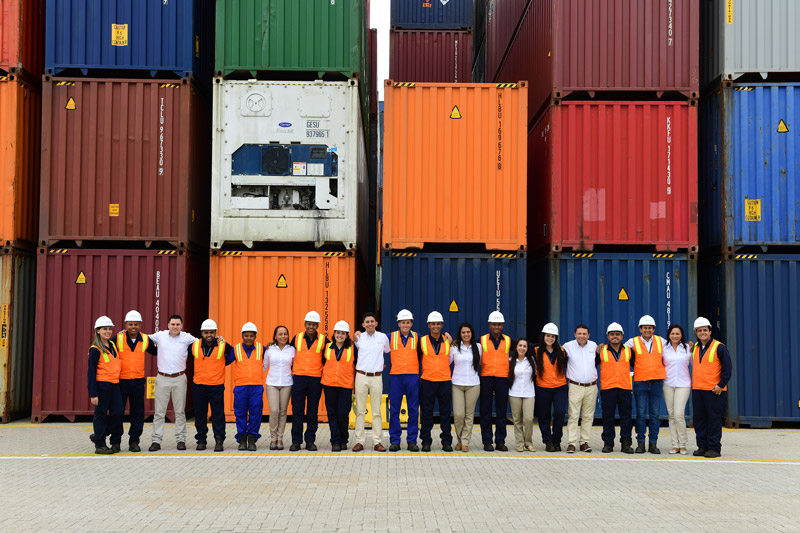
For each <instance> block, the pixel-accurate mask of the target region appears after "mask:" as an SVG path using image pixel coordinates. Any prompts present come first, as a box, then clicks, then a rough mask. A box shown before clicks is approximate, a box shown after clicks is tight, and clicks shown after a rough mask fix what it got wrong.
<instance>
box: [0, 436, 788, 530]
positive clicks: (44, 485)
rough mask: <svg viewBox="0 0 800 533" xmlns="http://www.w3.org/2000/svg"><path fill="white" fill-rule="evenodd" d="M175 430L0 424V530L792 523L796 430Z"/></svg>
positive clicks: (749, 526)
mask: <svg viewBox="0 0 800 533" xmlns="http://www.w3.org/2000/svg"><path fill="white" fill-rule="evenodd" d="M190 422H191V421H190ZM151 428H152V426H151V425H150V424H147V425H146V426H145V434H144V435H143V439H142V442H143V443H149V440H150V439H149V432H150V430H151ZM263 429H264V428H263V426H262V430H263ZM126 430H127V424H126ZM172 430H173V428H172V427H168V428H167V429H166V430H165V435H166V436H167V438H165V442H164V448H163V449H162V452H161V453H158V454H152V453H148V452H146V451H145V452H142V453H138V454H133V453H129V452H127V451H125V452H123V453H122V454H120V455H117V456H112V457H100V456H94V455H90V453H89V452H91V451H92V449H91V443H90V442H89V439H88V436H89V433H91V424H89V423H75V424H64V423H50V424H41V425H39V424H30V423H29V421H19V422H14V423H12V424H9V425H4V426H0V478H1V479H2V480H3V489H4V490H3V491H2V494H1V495H0V507H1V508H3V509H5V510H6V512H4V513H3V517H2V519H0V529H2V530H4V531H25V530H31V531H41V530H61V531H70V530H81V531H99V530H103V531H118V530H143V529H149V530H155V529H158V530H186V529H198V530H227V531H251V530H255V531H267V530H271V531H282V530H290V531H310V530H312V529H313V530H314V531H343V530H370V531H384V530H388V531H403V530H414V531H451V530H458V531H479V530H480V531H487V530H489V529H491V530H493V531H522V530H531V529H538V530H547V531H561V530H565V531H566V530H571V531H577V530H591V531H614V532H617V531H620V530H623V529H630V528H631V527H635V528H636V529H637V530H640V531H667V530H669V531H687V530H693V531H726V530H727V531H745V530H748V531H756V530H759V531H763V530H776V531H792V530H797V528H798V515H800V511H798V506H797V502H798V501H800V430H797V429H782V430H723V435H722V442H723V448H722V452H723V454H724V456H723V458H721V459H716V460H708V459H697V458H694V457H692V456H691V455H690V456H688V457H675V456H670V455H661V456H657V457H656V456H652V455H650V454H645V455H635V456H624V455H622V454H620V453H613V454H608V455H606V454H601V453H599V449H598V448H599V445H600V431H601V428H600V427H598V426H596V427H594V428H593V431H592V441H591V443H592V445H593V446H595V447H596V448H595V451H594V452H592V453H591V454H586V453H584V454H576V455H575V456H568V455H567V454H565V453H559V454H550V453H545V452H544V451H542V450H541V449H540V450H539V451H537V452H536V453H526V454H521V453H516V452H507V453H496V452H495V453H485V452H483V451H482V447H481V446H480V433H479V432H478V431H477V428H476V431H475V433H474V435H473V440H472V445H471V451H470V453H469V454H463V453H459V452H454V453H442V452H441V448H440V446H439V445H438V443H437V440H438V439H437V436H436V435H434V442H435V444H434V446H433V453H431V454H422V453H417V454H411V453H409V452H407V451H405V450H404V451H402V452H400V453H397V454H391V453H377V452H371V451H370V452H362V453H359V454H354V453H351V452H347V453H339V454H334V453H330V445H329V444H328V443H327V442H328V428H327V425H324V426H322V425H321V427H320V431H319V432H318V436H317V444H319V445H320V451H319V452H318V453H309V452H306V451H301V452H297V453H290V452H288V451H286V452H270V451H269V450H263V449H261V448H260V449H259V451H257V452H251V453H246V452H238V451H236V449H235V448H236V444H235V441H234V440H233V439H232V438H231V437H228V439H227V440H226V451H225V452H224V453H216V454H215V453H213V452H210V451H209V452H194V451H193V448H194V445H193V443H190V445H189V451H186V452H178V451H177V450H176V449H175V443H174V440H172V438H171V436H172ZM192 430H193V425H192V424H191V423H190V424H189V427H187V434H188V435H189V436H191V435H192V434H193V431H192ZM509 430H510V432H511V433H510V435H509V436H510V437H511V438H512V439H513V429H512V428H511V427H509ZM227 431H228V434H229V435H231V434H233V433H234V432H235V428H234V426H233V424H228V427H227ZM288 432H289V430H288V428H287V436H288ZM535 433H537V434H538V431H537V430H535ZM693 440H694V435H693V434H691V430H690V435H689V441H690V442H692V441H693ZM126 441H127V439H126V438H123V448H124V449H127V446H126ZM668 441H669V436H668V430H667V428H662V433H661V441H660V445H661V448H662V450H665V449H668V447H669V442H668ZM367 444H368V445H370V446H371V436H368V437H367ZM260 446H262V447H263V446H264V441H263V439H262V441H261V442H260ZM370 446H367V449H368V450H371V447H370ZM537 447H539V446H538V443H537ZM404 448H405V446H404ZM617 448H618V447H617ZM693 448H694V446H690V449H693ZM665 451H666V450H665ZM111 462H113V465H112V464H111ZM545 494H547V497H545ZM634 524H635V526H634Z"/></svg>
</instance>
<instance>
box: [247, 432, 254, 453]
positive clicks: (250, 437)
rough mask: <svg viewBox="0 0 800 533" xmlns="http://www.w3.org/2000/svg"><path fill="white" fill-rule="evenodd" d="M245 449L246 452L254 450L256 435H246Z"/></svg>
mask: <svg viewBox="0 0 800 533" xmlns="http://www.w3.org/2000/svg"><path fill="white" fill-rule="evenodd" d="M247 451H248V452H254V451H256V436H255V435H248V436H247Z"/></svg>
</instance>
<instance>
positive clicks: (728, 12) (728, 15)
mask: <svg viewBox="0 0 800 533" xmlns="http://www.w3.org/2000/svg"><path fill="white" fill-rule="evenodd" d="M725 23H726V24H733V0H728V1H727V6H726V9H725Z"/></svg>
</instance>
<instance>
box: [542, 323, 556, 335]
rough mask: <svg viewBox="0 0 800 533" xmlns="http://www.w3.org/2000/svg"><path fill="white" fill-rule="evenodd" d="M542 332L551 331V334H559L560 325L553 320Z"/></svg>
mask: <svg viewBox="0 0 800 533" xmlns="http://www.w3.org/2000/svg"><path fill="white" fill-rule="evenodd" d="M542 333H549V334H550V335H558V326H556V325H555V324H553V323H552V322H548V323H547V324H545V325H544V327H543V328H542Z"/></svg>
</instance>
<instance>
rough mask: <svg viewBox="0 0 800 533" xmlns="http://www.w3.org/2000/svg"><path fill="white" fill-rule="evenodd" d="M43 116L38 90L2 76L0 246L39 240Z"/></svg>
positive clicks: (0, 92) (0, 114) (40, 96)
mask: <svg viewBox="0 0 800 533" xmlns="http://www.w3.org/2000/svg"><path fill="white" fill-rule="evenodd" d="M41 113H42V93H41V92H40V91H39V90H37V89H34V88H33V87H32V86H30V85H28V84H27V83H25V82H22V81H20V80H19V79H18V78H17V77H16V76H15V75H13V74H11V75H9V76H0V124H2V127H0V246H10V245H12V244H14V243H15V242H17V241H24V242H25V243H35V242H36V240H37V238H38V223H39V217H38V213H37V210H38V209H39V168H40V167H39V165H40V161H41V159H40V158H41V141H42V130H41V126H42V116H41ZM20 244H22V243H20Z"/></svg>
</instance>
